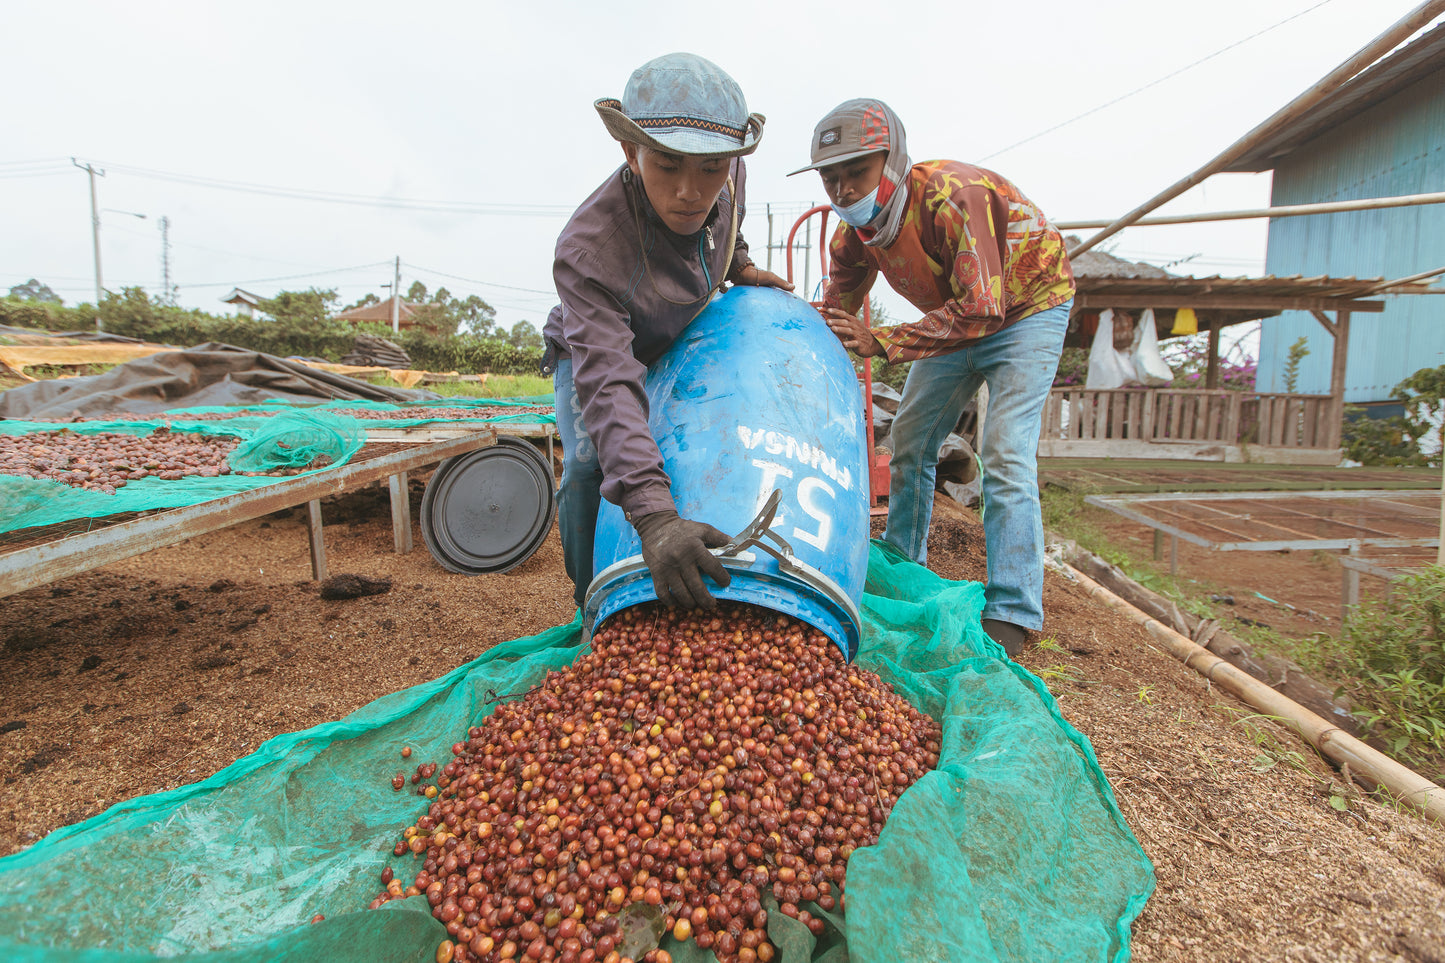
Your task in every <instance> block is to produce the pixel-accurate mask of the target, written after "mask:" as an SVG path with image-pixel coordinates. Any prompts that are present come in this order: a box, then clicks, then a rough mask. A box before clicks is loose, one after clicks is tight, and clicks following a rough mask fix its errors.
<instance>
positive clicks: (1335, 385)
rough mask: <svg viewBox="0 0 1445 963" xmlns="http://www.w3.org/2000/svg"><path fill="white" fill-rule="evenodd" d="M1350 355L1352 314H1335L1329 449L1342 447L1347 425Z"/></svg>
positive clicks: (1346, 312)
mask: <svg viewBox="0 0 1445 963" xmlns="http://www.w3.org/2000/svg"><path fill="white" fill-rule="evenodd" d="M1349 353H1350V312H1348V311H1336V312H1335V353H1334V359H1333V360H1332V362H1331V363H1330V397H1331V398H1332V399H1333V403H1332V404H1331V405H1330V408H1331V411H1330V431H1329V436H1328V439H1327V440H1328V442H1329V444H1328V445H1326V447H1328V448H1338V447H1340V441H1341V436H1342V435H1343V432H1344V425H1345V362H1346V361H1347V360H1348V356H1349Z"/></svg>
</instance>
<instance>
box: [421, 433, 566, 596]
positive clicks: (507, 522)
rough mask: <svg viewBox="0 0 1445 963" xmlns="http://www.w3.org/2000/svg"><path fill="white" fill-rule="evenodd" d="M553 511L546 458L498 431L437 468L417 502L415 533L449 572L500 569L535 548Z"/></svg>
mask: <svg viewBox="0 0 1445 963" xmlns="http://www.w3.org/2000/svg"><path fill="white" fill-rule="evenodd" d="M556 510H557V499H556V495H555V493H554V490H553V478H552V471H551V468H550V466H549V465H548V464H547V461H546V459H545V458H544V457H543V456H542V455H541V453H539V452H538V451H537V449H535V448H533V447H532V446H531V445H530V444H528V443H527V442H525V441H523V440H521V439H519V438H507V437H502V438H498V439H497V443H496V444H495V445H492V446H490V447H487V448H479V449H477V450H476V451H473V452H468V453H467V454H465V455H456V456H453V457H451V458H448V459H446V460H445V461H443V462H442V463H441V464H440V465H438V466H437V469H436V471H435V472H434V473H433V474H432V477H431V481H430V482H428V483H427V486H426V494H425V495H424V496H423V497H422V501H421V533H422V538H424V539H425V540H426V547H427V548H428V549H430V550H431V553H432V557H433V558H435V559H436V560H437V562H438V563H440V564H441V566H442V567H443V568H445V569H447V570H448V571H452V572H460V573H461V574H463V575H480V574H481V573H483V572H505V571H507V570H508V569H511V568H515V567H516V566H518V565H521V564H522V563H523V562H525V561H526V560H527V559H529V558H531V557H532V555H533V554H534V553H535V552H536V551H537V549H539V548H541V546H542V542H543V540H544V539H546V537H547V533H548V532H550V531H551V530H552V520H553V518H554V517H555V515H556Z"/></svg>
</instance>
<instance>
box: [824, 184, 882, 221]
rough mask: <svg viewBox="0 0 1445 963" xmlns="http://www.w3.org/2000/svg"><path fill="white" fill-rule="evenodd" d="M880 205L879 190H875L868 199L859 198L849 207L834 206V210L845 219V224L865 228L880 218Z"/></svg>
mask: <svg viewBox="0 0 1445 963" xmlns="http://www.w3.org/2000/svg"><path fill="white" fill-rule="evenodd" d="M880 209H881V208H880V206H879V204H878V188H876V187H875V188H873V190H872V191H870V192H869V193H868V195H867V196H866V197H862V198H859V199H858V200H856V201H854V202H853V203H852V204H849V205H848V206H847V207H839V206H838V205H837V204H834V205H833V210H834V211H836V212H837V213H838V216H839V217H841V218H842V219H843V223H845V224H851V225H852V226H853V227H863V226H864V225H865V224H867V223H868V222H869V221H871V220H873V218H875V217H877V216H878V211H879V210H880Z"/></svg>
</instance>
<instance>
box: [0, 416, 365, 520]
mask: <svg viewBox="0 0 1445 963" xmlns="http://www.w3.org/2000/svg"><path fill="white" fill-rule="evenodd" d="M62 429H63V430H65V431H70V432H74V433H76V434H97V433H99V432H114V433H123V434H131V435H149V434H150V433H151V432H153V431H156V430H157V429H165V430H169V431H172V432H176V433H182V432H184V433H188V434H201V435H213V436H232V437H239V438H241V439H243V441H242V443H241V445H240V446H239V447H238V448H237V449H236V450H235V451H234V452H232V453H231V456H230V458H229V459H228V461H229V464H230V465H231V467H232V468H234V469H235V470H237V471H273V470H275V469H278V468H295V467H302V466H305V465H309V464H311V463H312V462H318V467H317V468H314V469H312V470H311V471H309V472H299V473H298V474H302V475H304V474H311V473H313V472H316V471H325V470H327V469H329V468H336V467H338V466H340V465H344V464H346V462H348V461H349V460H350V459H351V457H352V456H353V455H355V454H356V453H357V452H358V451H360V450H361V447H362V445H364V444H365V443H366V431H365V428H364V426H362V425H361V423H360V422H358V421H357V420H356V419H355V418H348V417H346V416H344V415H338V414H333V413H331V412H323V411H312V410H306V409H295V410H289V411H286V412H284V413H282V414H279V415H276V416H274V417H269V418H259V417H258V418H250V419H245V420H244V421H243V420H241V419H232V420H228V421H179V420H168V421H165V422H159V421H80V422H67V423H65V424H54V423H50V422H29V421H5V420H0V434H10V435H26V434H32V433H34V432H37V431H60V430H62ZM321 462H324V464H321ZM294 477H297V476H296V475H287V476H270V475H268V476H256V475H232V474H227V475H218V476H216V477H215V478H203V477H200V476H197V475H192V476H190V477H187V478H177V479H168V480H166V479H160V478H156V477H154V476H151V477H148V478H142V479H139V480H137V481H132V482H130V483H129V484H127V485H126V486H125V487H124V488H120V489H117V490H116V492H115V493H114V494H105V493H103V492H99V491H92V490H90V489H84V488H74V487H71V486H70V485H66V484H63V483H61V482H56V481H50V480H48V479H36V478H25V477H20V476H16V475H0V532H12V531H16V530H18V529H22V528H32V527H35V526H40V525H54V524H57V523H59V522H68V521H72V520H74V519H86V518H105V517H106V516H109V515H118V514H122V513H125V512H144V511H151V510H154V509H161V508H184V507H186V506H187V505H198V504H200V503H201V502H206V501H210V500H212V499H215V498H224V497H225V496H227V495H235V494H237V493H239V492H245V491H250V490H251V489H253V488H260V487H261V486H263V485H274V484H276V483H277V482H281V481H285V480H286V479H287V478H294Z"/></svg>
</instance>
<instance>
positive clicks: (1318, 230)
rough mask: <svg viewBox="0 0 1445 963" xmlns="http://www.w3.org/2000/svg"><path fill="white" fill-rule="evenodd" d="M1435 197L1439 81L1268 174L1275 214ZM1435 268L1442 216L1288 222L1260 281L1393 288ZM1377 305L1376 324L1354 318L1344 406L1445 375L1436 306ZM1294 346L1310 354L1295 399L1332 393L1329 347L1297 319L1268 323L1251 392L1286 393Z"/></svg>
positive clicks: (1434, 207)
mask: <svg viewBox="0 0 1445 963" xmlns="http://www.w3.org/2000/svg"><path fill="white" fill-rule="evenodd" d="M1435 191H1445V70H1440V71H1437V72H1435V73H1433V74H1431V75H1430V76H1428V77H1426V78H1424V79H1423V80H1420V81H1418V82H1416V83H1414V84H1412V85H1411V86H1409V87H1407V88H1405V89H1404V90H1402V91H1400V92H1399V93H1397V94H1396V95H1395V96H1393V97H1391V98H1390V99H1389V100H1386V101H1385V102H1383V103H1381V104H1378V105H1376V106H1375V107H1372V108H1370V109H1369V110H1367V111H1365V112H1364V113H1362V114H1359V115H1357V116H1356V117H1354V118H1352V119H1351V120H1350V121H1349V122H1347V123H1345V124H1342V125H1341V126H1339V127H1338V128H1336V129H1334V130H1332V131H1330V132H1329V133H1327V134H1324V135H1322V136H1320V137H1317V138H1315V139H1314V140H1312V141H1310V142H1309V143H1308V144H1306V145H1305V146H1304V147H1303V148H1301V149H1300V150H1297V151H1295V152H1294V153H1293V154H1291V155H1290V156H1289V157H1287V158H1286V159H1285V160H1284V162H1283V163H1281V164H1280V166H1279V167H1278V168H1277V169H1276V170H1275V173H1274V188H1273V198H1272V202H1273V203H1274V204H1276V205H1280V204H1308V203H1311V202H1318V201H1347V200H1354V199H1356V198H1365V197H1389V196H1393V195H1398V194H1425V193H1430V192H1435ZM1438 267H1445V204H1430V205H1426V206H1422V207H1405V208H1394V209H1389V210H1380V211H1356V212H1352V213H1348V214H1316V215H1312V216H1310V217H1287V218H1280V219H1277V220H1275V221H1272V222H1271V223H1270V227H1269V253H1268V256H1267V260H1266V268H1265V269H1266V271H1267V272H1268V273H1269V274H1275V275H1290V274H1303V275H1305V276H1306V277H1309V276H1312V275H1318V274H1328V275H1331V276H1333V277H1348V276H1350V275H1354V276H1356V277H1376V276H1380V277H1386V278H1398V277H1405V276H1408V275H1411V274H1418V273H1420V272H1421V271H1429V270H1432V269H1434V268H1438ZM1435 283H1437V284H1438V283H1440V279H1438V278H1437V279H1435ZM1384 301H1385V303H1386V308H1385V311H1384V312H1383V313H1381V314H1354V315H1351V319H1350V326H1351V330H1350V351H1349V363H1348V366H1347V368H1346V373H1345V400H1346V401H1348V402H1367V401H1381V400H1384V399H1386V398H1389V397H1390V393H1391V391H1392V390H1393V389H1394V387H1395V385H1397V384H1399V383H1400V382H1401V381H1402V380H1404V379H1405V378H1406V377H1408V376H1409V375H1411V374H1413V373H1414V372H1415V371H1418V370H1419V369H1421V368H1426V367H1435V366H1437V365H1441V364H1445V295H1438V296H1437V295H1413V296H1412V295H1404V296H1395V297H1388V298H1385V299H1384ZM1301 335H1303V336H1304V337H1306V338H1307V339H1308V346H1309V351H1310V353H1309V355H1308V356H1307V357H1306V358H1305V359H1304V361H1303V362H1301V364H1300V368H1299V379H1298V383H1297V384H1296V387H1295V390H1296V391H1299V392H1302V393H1306V394H1328V393H1329V390H1330V363H1331V358H1332V355H1333V351H1334V345H1333V339H1332V338H1331V337H1330V336H1329V335H1328V334H1327V333H1326V332H1325V330H1324V329H1323V328H1322V327H1320V325H1319V322H1317V321H1316V320H1315V319H1314V318H1313V317H1312V316H1311V315H1309V314H1306V313H1304V312H1300V311H1290V312H1287V313H1285V314H1283V315H1281V316H1280V317H1278V318H1268V319H1266V320H1265V322H1264V326H1263V331H1262V332H1261V334H1260V358H1259V382H1258V384H1259V390H1261V391H1283V390H1284V369H1285V362H1286V360H1287V359H1288V356H1289V348H1290V345H1292V344H1294V342H1295V341H1296V340H1297V339H1298V338H1299V337H1300V336H1301Z"/></svg>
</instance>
